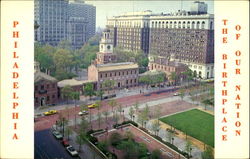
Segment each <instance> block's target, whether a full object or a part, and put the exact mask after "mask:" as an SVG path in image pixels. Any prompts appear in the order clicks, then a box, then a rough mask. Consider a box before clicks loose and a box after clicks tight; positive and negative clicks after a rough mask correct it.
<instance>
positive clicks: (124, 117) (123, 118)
mask: <svg viewBox="0 0 250 159" xmlns="http://www.w3.org/2000/svg"><path fill="white" fill-rule="evenodd" d="M122 114H123V122H124V120H125V116H124V109H123V110H122Z"/></svg>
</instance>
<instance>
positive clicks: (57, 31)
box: [35, 0, 68, 46]
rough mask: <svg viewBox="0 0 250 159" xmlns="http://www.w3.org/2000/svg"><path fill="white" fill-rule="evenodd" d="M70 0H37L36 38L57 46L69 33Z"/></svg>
mask: <svg viewBox="0 0 250 159" xmlns="http://www.w3.org/2000/svg"><path fill="white" fill-rule="evenodd" d="M67 7H68V0H55V1H53V0H35V21H36V22H37V24H38V25H39V28H38V29H36V30H35V40H36V41H38V42H40V43H42V44H46V43H48V44H50V45H53V46H56V45H57V44H58V43H59V42H60V41H61V40H63V39H64V40H65V39H66V35H67V27H66V26H67V24H66V21H67V10H68V9H67Z"/></svg>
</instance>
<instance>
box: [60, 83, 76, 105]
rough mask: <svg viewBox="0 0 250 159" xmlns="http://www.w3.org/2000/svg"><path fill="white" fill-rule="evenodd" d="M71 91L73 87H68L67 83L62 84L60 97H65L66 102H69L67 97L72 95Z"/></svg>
mask: <svg viewBox="0 0 250 159" xmlns="http://www.w3.org/2000/svg"><path fill="white" fill-rule="evenodd" d="M72 92H73V88H72V87H70V86H69V85H67V86H64V87H63V88H62V91H61V93H62V97H63V98H66V99H67V103H68V102H69V99H70V98H71V97H72Z"/></svg>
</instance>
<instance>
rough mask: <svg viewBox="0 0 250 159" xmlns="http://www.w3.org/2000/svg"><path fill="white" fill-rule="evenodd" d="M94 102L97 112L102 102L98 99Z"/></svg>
mask: <svg viewBox="0 0 250 159" xmlns="http://www.w3.org/2000/svg"><path fill="white" fill-rule="evenodd" d="M95 104H96V107H97V110H98V113H99V111H100V108H101V107H102V103H101V101H100V100H98V101H96V102H95Z"/></svg>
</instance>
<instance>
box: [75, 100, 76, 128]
mask: <svg viewBox="0 0 250 159" xmlns="http://www.w3.org/2000/svg"><path fill="white" fill-rule="evenodd" d="M75 129H76V103H75Z"/></svg>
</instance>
